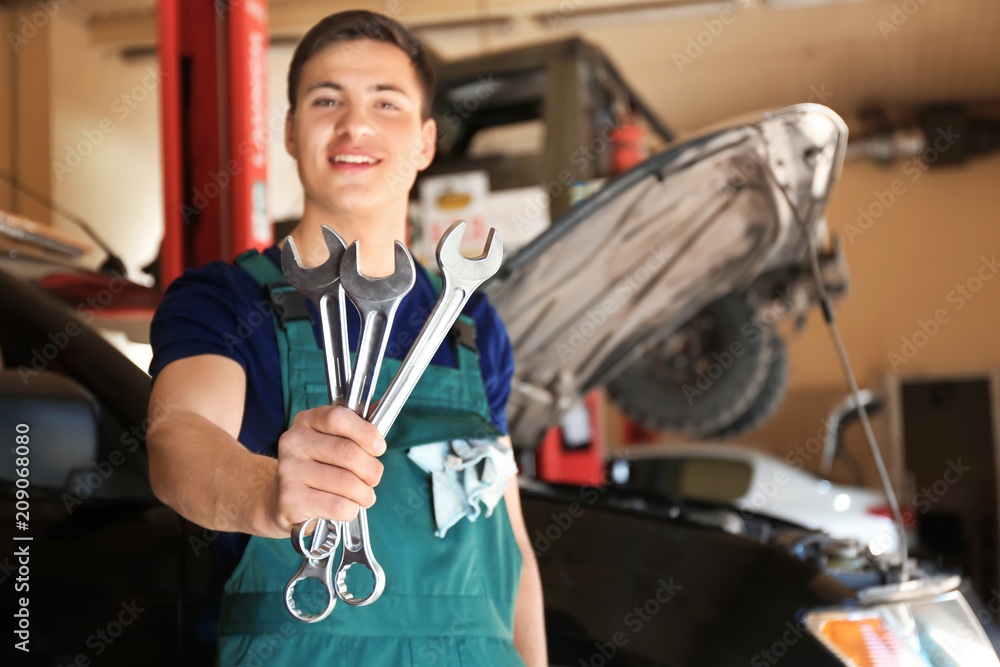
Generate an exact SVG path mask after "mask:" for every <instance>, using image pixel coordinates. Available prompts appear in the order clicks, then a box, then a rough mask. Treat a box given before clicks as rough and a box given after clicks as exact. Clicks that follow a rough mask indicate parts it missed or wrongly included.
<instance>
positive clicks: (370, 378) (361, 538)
mask: <svg viewBox="0 0 1000 667" xmlns="http://www.w3.org/2000/svg"><path fill="white" fill-rule="evenodd" d="M395 260H396V268H395V271H394V272H393V274H392V275H391V276H388V277H386V278H380V279H372V278H369V277H367V276H365V275H364V274H363V273H361V270H360V269H359V267H358V244H357V241H355V242H354V243H352V244H351V245H350V247H349V248H348V249H347V250H346V251H345V252H344V257H343V259H342V260H341V263H340V284H341V287H342V288H343V289H344V291H345V292H346V294H347V296H348V297H349V298H350V299H351V301H353V302H354V305H355V306H357V308H358V312H359V313H360V314H361V336H360V340H359V341H358V354H357V358H356V359H355V362H354V370H353V373H352V377H353V381H352V382H351V385H350V391H349V392H348V396H347V407H348V408H350V409H351V410H354V412H356V413H357V414H359V415H361V416H362V417H364V416H365V415H366V414H367V413H368V407H369V405H370V404H371V399H372V392H373V391H374V389H375V383H376V382H377V380H378V372H379V368H380V367H381V365H382V357H383V356H384V354H385V347H386V344H387V343H388V342H389V332H390V331H392V320H393V318H394V317H395V314H396V308H397V307H398V306H399V303H400V302H401V301H402V300H403V297H404V296H406V294H407V293H408V292H409V291H410V290H411V289H412V288H413V284H414V282H415V280H416V271H415V269H414V266H413V259H412V258H411V257H410V253H409V252H408V251H407V250H406V248H405V247H404V246H403V244H402V243H400V242H399V241H396V243H395ZM342 532H343V541H344V548H343V551H342V555H341V559H340V565H339V566H338V567H337V581H336V585H337V595H338V596H339V597H340V599H341V600H343V601H344V602H346V603H347V604H349V605H352V606H355V607H361V606H365V605H368V604H371V603H372V602H374V601H375V600H377V599H378V598H379V596H380V595H382V591H383V590H384V588H385V572H384V571H383V570H382V566H381V565H379V563H378V561H377V560H375V556H374V555H373V554H372V550H371V543H370V540H369V536H368V513H367V512H366V511H365V508H364V507H362V508H360V509H359V510H358V516H357V517H356V518H354V519H352V520H351V521H350V522H349V523H347V524H345V525H344V526H343V527H342ZM355 564H361V565H364V566H365V567H366V568H367V569H368V570H369V572H371V574H372V577H373V578H374V580H375V586H374V589H373V590H372V592H371V594H369V595H368V596H367V597H364V598H358V597H355V596H354V595H352V594H351V592H350V591H349V590H348V589H347V571H348V570H349V569H350V568H351V566H352V565H355Z"/></svg>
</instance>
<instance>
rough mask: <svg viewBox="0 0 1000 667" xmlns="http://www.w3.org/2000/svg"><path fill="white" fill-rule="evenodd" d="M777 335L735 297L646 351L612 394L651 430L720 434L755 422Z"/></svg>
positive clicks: (743, 300)
mask: <svg viewBox="0 0 1000 667" xmlns="http://www.w3.org/2000/svg"><path fill="white" fill-rule="evenodd" d="M776 335H777V333H776V332H775V331H774V330H773V329H772V327H770V326H767V325H764V324H762V323H761V322H760V320H759V319H757V318H756V311H755V309H754V306H753V304H751V303H750V301H749V299H748V298H747V297H746V295H744V294H737V293H734V294H728V295H726V296H724V297H722V298H720V299H718V300H716V301H714V302H712V303H710V304H709V305H708V306H706V307H705V308H704V309H702V310H701V311H700V312H699V313H698V314H697V315H695V316H694V317H693V318H691V320H689V321H688V322H687V323H685V324H684V325H683V326H682V327H680V328H679V329H678V330H677V332H675V333H674V334H672V335H671V336H670V337H669V338H667V339H666V340H664V341H663V342H662V343H660V344H658V345H656V346H654V347H652V348H650V349H648V350H646V352H645V353H643V355H642V356H641V357H639V358H638V359H637V360H636V361H634V362H633V363H632V364H631V365H629V366H628V367H626V369H625V370H624V371H622V373H621V374H620V375H618V377H616V378H615V379H614V380H612V381H611V382H609V383H608V385H607V389H608V393H609V395H610V396H611V397H612V398H613V399H614V400H615V402H616V403H617V404H618V405H619V406H620V407H621V408H622V409H623V410H624V411H625V413H626V414H627V415H628V416H629V417H630V418H631V419H633V420H635V421H636V422H638V423H639V424H641V425H642V426H644V427H646V428H651V429H659V430H665V431H674V432H679V433H685V434H687V435H690V436H693V437H710V436H714V435H716V434H718V433H720V432H721V431H723V430H724V429H726V428H727V427H729V426H730V425H731V424H733V423H734V422H737V420H739V419H740V418H743V417H747V416H749V414H748V413H749V412H750V411H751V410H752V409H753V407H754V403H755V401H756V400H757V398H758V397H759V395H760V394H761V392H762V390H763V389H764V386H765V384H766V383H767V380H768V377H769V375H770V374H771V370H772V363H771V362H772V359H773V358H774V354H775V349H776V347H775V345H774V344H773V340H774V338H775V336H776ZM678 341H681V342H678ZM781 347H782V348H783V346H781ZM734 351H736V352H737V353H736V354H734V353H733V352H734ZM776 375H782V376H783V373H781V371H780V369H778V370H777V372H776ZM782 384H783V383H782ZM768 407H771V406H768ZM772 411H773V410H772Z"/></svg>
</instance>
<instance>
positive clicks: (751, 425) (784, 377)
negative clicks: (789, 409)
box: [712, 331, 788, 438]
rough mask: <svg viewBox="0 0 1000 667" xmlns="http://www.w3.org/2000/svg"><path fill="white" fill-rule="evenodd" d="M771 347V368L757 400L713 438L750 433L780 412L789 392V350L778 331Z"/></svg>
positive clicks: (773, 335) (772, 337)
mask: <svg viewBox="0 0 1000 667" xmlns="http://www.w3.org/2000/svg"><path fill="white" fill-rule="evenodd" d="M771 347H772V348H773V356H772V357H771V368H770V370H769V371H768V372H767V379H765V380H764V386H763V387H762V388H761V390H760V393H759V394H757V398H755V399H754V401H753V403H751V404H750V408H749V409H748V410H747V411H746V412H744V413H743V414H742V415H740V416H739V417H737V418H736V419H735V421H733V422H732V423H731V424H729V425H728V426H725V427H723V428H721V429H719V430H718V431H716V432H715V433H713V434H712V436H713V437H717V438H729V437H732V436H736V435H742V434H744V433H749V432H750V431H753V430H755V429H757V428H758V427H760V426H763V425H764V423H765V422H766V421H767V420H768V419H770V418H771V417H773V416H774V413H775V412H777V411H778V406H780V405H781V403H782V401H784V400H785V393H786V391H787V390H788V348H787V347H786V345H785V339H784V338H783V337H782V336H781V334H779V333H778V332H777V331H775V332H772V336H771Z"/></svg>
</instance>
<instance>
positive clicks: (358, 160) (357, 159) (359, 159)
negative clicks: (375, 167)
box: [333, 155, 378, 164]
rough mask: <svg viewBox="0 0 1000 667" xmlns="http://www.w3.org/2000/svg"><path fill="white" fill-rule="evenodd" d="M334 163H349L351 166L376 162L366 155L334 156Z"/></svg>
mask: <svg viewBox="0 0 1000 667" xmlns="http://www.w3.org/2000/svg"><path fill="white" fill-rule="evenodd" d="M333 161H334V162H350V163H352V164H375V163H376V162H378V160H376V159H375V158H370V157H368V156H367V155H335V156H333Z"/></svg>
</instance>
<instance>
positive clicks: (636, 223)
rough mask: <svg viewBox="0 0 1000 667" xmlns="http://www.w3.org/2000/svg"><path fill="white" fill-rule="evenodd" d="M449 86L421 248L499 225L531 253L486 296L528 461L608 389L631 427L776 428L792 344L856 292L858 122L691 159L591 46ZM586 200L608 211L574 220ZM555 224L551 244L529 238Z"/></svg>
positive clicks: (818, 123)
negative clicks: (850, 146) (835, 203)
mask: <svg viewBox="0 0 1000 667" xmlns="http://www.w3.org/2000/svg"><path fill="white" fill-rule="evenodd" d="M437 69H438V79H439V83H438V94H437V98H436V101H435V106H434V112H433V113H434V117H435V118H436V119H437V121H438V127H439V132H440V136H439V139H440V141H439V147H438V153H437V155H436V157H435V160H434V162H433V163H432V164H431V166H430V167H429V168H428V169H427V170H426V171H425V172H423V173H422V174H421V175H420V176H419V177H418V183H417V187H416V188H414V191H413V192H414V193H415V194H414V195H413V196H414V197H415V198H416V197H418V196H419V199H420V200H421V202H420V203H421V206H422V207H423V208H421V207H415V208H414V210H415V211H421V210H424V211H425V213H424V214H423V217H422V218H420V214H418V215H417V217H418V218H420V224H418V225H416V229H415V235H416V239H417V241H418V242H419V241H421V240H423V237H428V238H427V239H426V240H429V241H432V242H434V241H436V239H435V237H434V234H435V233H440V231H442V230H443V229H444V228H445V227H446V226H447V224H450V221H451V220H453V219H454V217H455V216H458V215H459V214H460V213H462V212H464V211H468V215H471V216H472V217H473V218H479V217H482V218H483V219H484V220H486V222H489V215H490V214H491V212H492V211H495V210H500V211H508V213H507V214H505V215H504V216H500V218H502V219H501V220H500V221H499V222H498V223H497V224H498V225H503V224H506V225H507V226H506V227H502V228H501V231H504V230H505V229H506V230H509V234H510V235H511V236H513V237H514V239H516V241H517V248H516V250H515V252H513V253H510V256H509V257H508V258H507V259H506V261H505V263H504V266H503V267H502V268H501V271H500V273H499V274H498V275H497V276H496V277H494V279H493V280H492V281H491V282H489V283H488V284H487V285H485V286H484V289H485V290H486V291H487V292H488V293H489V294H490V297H491V299H492V301H493V303H494V305H495V306H496V308H497V310H498V311H499V313H500V315H501V317H502V318H503V320H504V322H505V323H506V324H507V327H508V331H509V332H510V335H511V338H512V340H513V341H514V354H515V368H516V370H515V378H514V388H513V395H512V407H511V409H510V411H509V423H510V427H511V436H512V438H513V441H514V442H515V444H516V445H517V446H519V447H521V448H526V449H530V448H533V447H536V446H537V445H538V443H540V442H541V441H542V437H543V435H544V432H545V430H546V429H547V428H548V427H549V426H550V425H551V424H553V423H556V422H557V421H558V419H559V417H560V416H561V415H563V414H565V413H566V412H567V411H568V410H570V409H572V408H573V407H574V406H576V405H577V404H579V402H580V401H581V399H582V397H583V396H584V395H585V394H586V393H587V392H589V391H590V390H592V389H596V388H601V387H604V388H606V389H607V391H608V393H609V394H610V395H611V397H612V398H613V399H614V400H615V401H616V402H617V403H618V405H619V406H620V407H621V408H622V410H623V411H624V412H625V413H626V414H627V415H628V416H629V417H630V418H632V419H633V421H636V422H638V423H640V424H642V425H644V426H648V427H650V428H654V429H660V430H668V431H674V432H680V433H684V434H687V435H689V436H691V437H693V438H710V437H717V436H731V435H738V434H741V433H745V432H747V431H750V430H752V429H754V428H756V427H758V426H760V425H761V424H762V423H764V422H765V421H766V420H767V419H768V418H769V417H770V416H771V415H772V414H773V413H774V412H775V410H776V409H777V407H778V405H780V403H781V401H782V400H783V398H784V392H785V386H786V383H787V374H788V358H787V353H786V349H785V343H784V340H783V338H782V335H781V333H780V332H779V330H778V327H779V324H780V323H781V322H783V321H786V320H794V321H796V322H797V323H799V324H800V325H801V324H802V322H804V318H805V314H806V313H807V312H808V310H809V308H811V306H812V304H815V303H817V301H818V294H819V292H820V291H823V292H825V293H826V294H827V295H828V296H829V297H830V298H836V297H838V296H841V295H843V294H844V293H845V292H846V290H847V284H848V276H847V269H846V265H845V264H844V261H843V257H842V255H841V253H840V250H839V245H838V243H837V241H836V239H835V237H832V236H831V235H830V234H829V233H828V230H827V228H826V223H825V219H824V214H825V211H826V208H827V205H828V202H829V198H830V196H831V193H832V191H833V188H834V185H835V183H836V180H837V178H838V176H839V173H840V168H841V165H842V162H843V159H844V155H845V152H846V146H847V127H846V125H845V124H844V123H843V121H842V120H841V119H840V118H839V117H838V116H837V115H836V114H835V113H833V112H832V111H831V110H830V109H828V108H826V107H823V106H820V105H813V104H803V105H796V106H792V107H789V108H786V109H781V110H777V111H774V112H771V113H768V114H766V115H765V116H761V117H759V118H755V119H753V120H752V121H749V122H739V123H734V124H732V125H731V126H729V127H724V128H723V129H720V130H717V131H713V132H708V133H705V134H702V135H700V136H695V137H693V138H689V139H687V140H685V141H680V140H678V139H677V137H676V136H675V135H674V133H673V132H672V131H671V130H670V128H669V127H668V126H667V124H666V123H665V122H664V121H663V120H662V119H660V118H659V117H658V116H657V114H656V113H655V112H654V111H652V110H651V109H650V108H649V107H648V106H647V105H646V104H645V103H644V102H643V101H642V99H641V97H640V96H639V95H638V94H637V93H636V92H635V91H634V90H633V89H632V88H631V86H629V84H628V82H627V81H626V80H625V78H624V77H622V76H621V74H620V73H619V72H618V71H617V69H616V68H615V67H614V65H613V64H612V62H611V60H610V59H609V58H608V56H607V55H606V54H605V53H603V52H602V51H601V49H600V48H598V47H596V46H594V45H592V44H589V43H587V42H585V41H583V40H580V39H575V38H574V39H568V40H561V41H557V42H552V43H546V44H537V45H531V46H527V47H520V48H515V49H510V50H506V51H503V52H501V53H491V54H489V55H488V56H479V57H473V58H468V59H461V60H457V61H454V62H448V63H443V64H441V65H440V66H439V67H438V68H437ZM636 127H641V128H645V136H646V139H647V141H646V143H647V144H649V147H650V152H651V153H652V155H651V157H648V158H647V159H644V160H641V161H639V162H638V163H637V164H635V165H634V166H632V167H631V169H629V170H628V171H626V172H625V173H621V174H617V173H616V172H615V170H614V169H613V165H614V162H615V160H616V159H617V158H618V152H619V151H620V150H622V149H621V147H622V145H624V144H627V141H626V140H625V139H624V138H623V137H621V136H619V135H618V134H616V133H618V132H621V131H622V129H623V128H631V129H634V128H636ZM635 152H636V154H637V155H638V156H639V157H641V153H642V151H638V150H637V151H635ZM633 157H635V156H633ZM435 179H436V180H435ZM463 179H469V180H468V181H466V180H463ZM477 179H478V180H477ZM432 180H434V182H436V183H437V184H438V186H436V187H435V188H432V187H430V185H429V183H430V182H431V181H432ZM487 182H488V183H487ZM476 183H478V185H475V184H476ZM425 185H426V186H427V187H423V186H425ZM477 188H478V189H477ZM574 188H576V189H577V190H579V189H583V190H588V191H589V190H593V191H592V192H591V194H590V195H589V196H587V197H586V198H584V199H583V200H582V201H575V199H578V198H574V197H573V196H572V192H574V191H576V190H574ZM418 193H419V194H418ZM505 193H519V197H520V201H521V204H520V206H518V207H516V208H515V209H514V210H513V211H510V210H509V199H510V197H505V196H504V194H505ZM476 197H486V199H485V200H484V201H485V203H484V204H483V205H482V206H481V207H479V208H475V207H472V208H463V207H465V206H471V205H470V204H469V202H470V201H474V200H475V198H476ZM428 198H430V199H432V201H431V202H428V201H426V199H428ZM539 198H540V199H539ZM536 200H538V201H540V202H541V204H540V205H537V206H536V205H535V204H534V202H535V201H536ZM430 204H435V205H437V207H438V216H437V217H438V218H440V220H437V221H436V222H435V221H434V220H433V219H432V216H431V214H430V213H426V210H427V207H428V206H429V205H430ZM537 210H542V211H547V212H548V213H549V214H550V217H551V225H548V220H546V221H545V224H544V225H543V226H542V229H543V230H544V231H541V233H540V234H538V235H537V236H533V237H532V238H530V239H527V238H523V237H524V236H525V232H526V230H531V231H532V233H534V232H536V231H538V229H539V228H538V227H537V225H536V223H537V218H539V217H544V215H533V212H537ZM511 221H513V222H511ZM445 223H447V224H445ZM479 226H480V227H483V228H484V229H485V225H484V224H482V222H480V224H479ZM434 230H437V232H435V231H434ZM483 233H485V231H483ZM512 244H513V240H512ZM813 253H815V254H816V260H817V262H816V263H817V264H818V266H817V267H816V269H817V270H815V271H814V268H813V266H812V261H811V255H812V254H813ZM820 284H821V285H822V290H821V287H820Z"/></svg>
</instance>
